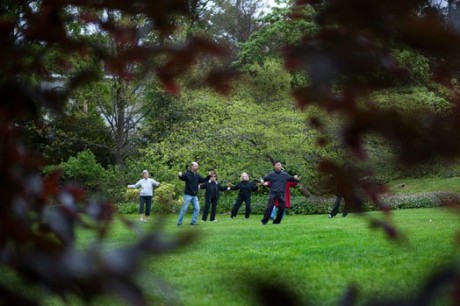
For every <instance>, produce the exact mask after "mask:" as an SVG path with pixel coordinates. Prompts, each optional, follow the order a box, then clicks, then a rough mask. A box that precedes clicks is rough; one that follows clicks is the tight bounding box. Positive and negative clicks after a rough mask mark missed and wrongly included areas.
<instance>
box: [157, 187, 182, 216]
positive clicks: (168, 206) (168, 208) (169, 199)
mask: <svg viewBox="0 0 460 306" xmlns="http://www.w3.org/2000/svg"><path fill="white" fill-rule="evenodd" d="M176 200H177V199H176V192H175V190H174V185H173V184H168V183H163V184H161V185H160V186H159V187H158V188H156V189H155V197H154V202H155V203H156V204H157V206H156V207H155V211H156V212H159V213H175V212H177V201H176Z"/></svg>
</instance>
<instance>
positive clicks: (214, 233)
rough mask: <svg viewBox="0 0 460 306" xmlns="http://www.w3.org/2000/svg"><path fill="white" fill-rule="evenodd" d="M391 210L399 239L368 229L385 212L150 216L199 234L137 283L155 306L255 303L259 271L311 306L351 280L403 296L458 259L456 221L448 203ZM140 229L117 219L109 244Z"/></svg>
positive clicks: (334, 299) (177, 230) (171, 229)
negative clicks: (276, 218) (214, 218)
mask: <svg viewBox="0 0 460 306" xmlns="http://www.w3.org/2000/svg"><path fill="white" fill-rule="evenodd" d="M392 216H393V217H392V220H393V221H394V223H395V224H396V226H397V228H398V229H399V230H400V232H401V233H402V234H403V235H404V236H405V237H406V240H405V241H404V242H403V243H394V242H392V241H389V240H388V239H387V238H386V236H385V235H384V234H383V233H382V231H378V230H371V229H370V228H369V219H381V218H383V216H382V214H381V213H379V212H372V213H369V214H367V215H365V216H358V215H356V214H349V215H348V216H347V217H346V218H342V217H336V218H333V219H328V218H327V217H326V215H302V216H300V215H294V216H286V217H285V218H284V220H283V222H282V223H281V224H280V225H273V224H271V223H269V224H267V225H265V226H262V225H261V224H260V219H261V216H257V215H253V216H251V219H250V220H248V221H246V220H244V218H243V217H242V216H238V217H237V218H236V219H235V220H228V219H227V218H228V216H224V215H221V216H219V219H218V222H216V223H210V222H206V223H200V224H199V225H198V226H196V227H191V226H188V225H185V224H187V223H186V222H187V221H190V217H191V216H190V214H188V215H187V216H186V219H185V220H184V225H183V226H182V227H177V226H176V225H175V224H176V221H177V216H169V217H154V218H153V220H155V218H156V219H159V218H164V221H165V223H164V228H163V231H165V233H166V234H167V236H171V237H177V236H181V235H183V234H186V233H189V232H194V233H196V234H198V237H199V239H198V241H197V242H194V243H191V244H190V245H188V246H186V247H184V248H183V249H182V250H181V251H180V252H176V253H172V254H166V255H163V256H161V258H158V257H152V258H145V260H144V261H143V262H142V263H141V265H142V267H143V268H144V272H143V273H142V275H141V276H140V278H139V283H140V284H142V286H143V288H144V289H145V292H147V293H148V294H149V295H150V297H151V299H152V304H153V300H154V296H155V295H156V296H157V298H158V297H159V298H160V300H162V303H163V304H166V305H175V304H182V305H190V306H193V305H254V304H256V302H255V298H254V296H255V291H256V286H255V283H256V280H260V279H261V278H262V279H263V280H264V281H265V282H268V283H273V282H280V283H282V284H285V285H286V286H287V287H288V288H289V289H290V290H292V293H291V294H292V295H297V296H298V297H299V299H300V300H301V301H302V302H303V304H305V305H306V304H307V303H309V304H310V305H337V304H338V303H339V301H340V299H341V297H342V295H343V294H344V293H345V291H346V290H347V288H348V287H349V286H351V285H354V286H356V288H357V289H358V292H359V298H360V301H361V303H362V302H364V301H365V300H368V299H369V298H383V297H398V296H400V297H403V296H407V294H411V293H413V292H416V290H418V289H419V288H420V286H421V285H423V280H424V279H426V277H427V275H429V273H431V272H433V271H435V270H436V268H438V267H440V266H441V265H442V264H443V263H445V262H449V261H450V260H454V259H458V258H457V257H456V256H457V255H456V254H457V253H458V245H456V244H455V241H454V238H455V235H456V234H457V231H458V229H459V225H460V220H459V218H458V215H455V214H453V213H451V212H448V211H446V210H443V209H411V210H398V211H394V212H393V215H392ZM132 218H133V220H134V218H136V216H132ZM153 220H152V221H153ZM152 223H153V222H150V223H147V224H140V227H141V229H142V230H143V231H144V232H148V231H151V230H154V229H153V226H152ZM135 236H136V234H135V233H134V232H133V231H132V230H131V229H128V228H125V227H123V226H122V225H121V224H120V223H116V224H114V228H113V230H112V236H111V238H110V239H109V241H108V243H109V245H110V246H111V247H113V246H121V245H123V244H125V243H126V241H132V240H133V239H134V238H135ZM80 238H81V240H82V242H83V243H87V242H89V241H90V240H91V239H92V237H91V236H89V235H87V234H86V233H81V235H80ZM159 280H162V281H164V282H162V281H159ZM160 288H161V289H160ZM160 304H161V303H160Z"/></svg>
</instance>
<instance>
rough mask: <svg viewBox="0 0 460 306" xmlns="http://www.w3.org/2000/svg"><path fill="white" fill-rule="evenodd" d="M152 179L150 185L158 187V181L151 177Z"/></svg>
mask: <svg viewBox="0 0 460 306" xmlns="http://www.w3.org/2000/svg"><path fill="white" fill-rule="evenodd" d="M151 180H152V185H153V186H155V187H158V186H160V183H159V182H157V181H155V180H154V179H151Z"/></svg>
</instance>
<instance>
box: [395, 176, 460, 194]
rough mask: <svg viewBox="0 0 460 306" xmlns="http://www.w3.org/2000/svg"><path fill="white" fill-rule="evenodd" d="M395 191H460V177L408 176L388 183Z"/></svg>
mask: <svg viewBox="0 0 460 306" xmlns="http://www.w3.org/2000/svg"><path fill="white" fill-rule="evenodd" d="M388 187H389V188H390V190H391V191H392V192H394V193H417V192H430V191H454V192H460V177H448V178H439V177H432V178H407V179H400V180H396V181H391V182H390V183H388Z"/></svg>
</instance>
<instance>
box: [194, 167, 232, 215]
mask: <svg viewBox="0 0 460 306" xmlns="http://www.w3.org/2000/svg"><path fill="white" fill-rule="evenodd" d="M210 175H211V177H210V179H209V181H207V182H206V183H203V184H200V189H206V193H205V194H204V199H205V201H204V210H203V216H202V217H201V222H205V221H207V219H208V213H209V206H211V217H210V218H209V220H210V221H211V222H216V221H217V220H216V209H217V202H218V201H219V196H220V192H221V191H224V190H227V187H225V186H221V185H220V184H219V183H218V182H217V175H216V172H214V171H211V172H210Z"/></svg>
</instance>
